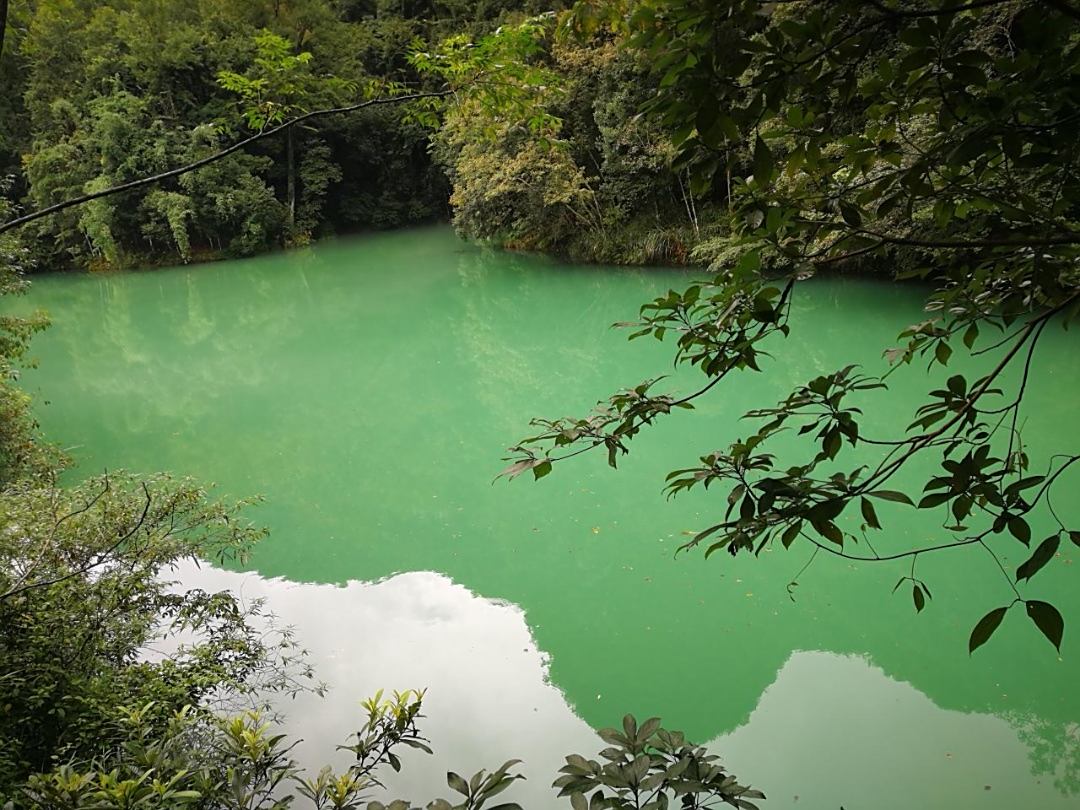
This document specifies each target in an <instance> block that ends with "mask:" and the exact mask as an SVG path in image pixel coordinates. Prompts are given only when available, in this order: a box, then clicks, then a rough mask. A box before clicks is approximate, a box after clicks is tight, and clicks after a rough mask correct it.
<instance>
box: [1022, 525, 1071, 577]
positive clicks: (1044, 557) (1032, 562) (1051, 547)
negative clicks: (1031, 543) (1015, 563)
mask: <svg viewBox="0 0 1080 810" xmlns="http://www.w3.org/2000/svg"><path fill="white" fill-rule="evenodd" d="M1059 545H1061V538H1060V536H1059V535H1056V534H1052V535H1050V536H1049V537H1047V538H1046V539H1045V540H1043V541H1042V542H1041V543H1039V547H1038V548H1037V549H1035V553H1034V554H1032V555H1031V557H1029V558H1028V560H1027V562H1025V563H1024V564H1023V565H1021V566H1020V567H1019V568H1017V569H1016V581H1017V582H1019V581H1020V580H1022V579H1031V578H1032V577H1033V576H1035V575H1036V574H1037V573H1039V571H1040V569H1042V567H1043V566H1044V565H1046V564H1047V563H1048V562H1050V560H1052V559H1053V557H1054V555H1055V554H1057V550H1058V546H1059Z"/></svg>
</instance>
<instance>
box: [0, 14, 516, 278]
mask: <svg viewBox="0 0 1080 810" xmlns="http://www.w3.org/2000/svg"><path fill="white" fill-rule="evenodd" d="M522 5H525V4H523V3H519V2H514V1H513V0H507V1H501V2H485V1H484V0H468V2H453V3H428V2H420V3H411V4H409V3H407V4H399V3H393V4H365V3H347V2H336V0H304V2H298V3H281V2H277V1H276V0H251V2H244V3H234V2H231V0H206V2H200V3H190V2H186V1H185V0H154V2H147V3H133V2H128V0H108V1H107V2H96V0H95V1H94V2H91V0H40V1H39V2H34V3H17V4H15V5H14V6H13V7H12V9H11V17H12V19H11V25H9V27H8V29H7V30H8V35H7V38H6V40H5V47H4V52H3V55H2V57H0V173H5V174H6V173H11V174H13V175H14V176H15V182H14V183H13V184H11V185H10V186H8V187H6V188H5V189H4V190H3V194H2V196H4V197H6V199H8V200H9V201H10V202H12V203H19V204H21V205H22V206H23V208H24V209H30V210H35V209H41V208H43V207H47V206H49V205H51V204H55V203H57V202H60V201H63V200H68V199H72V198H74V197H77V196H79V195H81V194H84V193H87V192H89V191H92V190H96V189H101V188H105V187H109V186H113V185H115V184H118V183H124V182H127V181H130V180H134V179H138V178H143V177H146V176H150V175H153V174H155V173H159V172H162V171H165V170H168V169H173V168H176V167H180V166H184V165H186V164H189V163H191V162H192V161H194V160H197V159H202V158H205V157H206V156H207V155H208V153H209V151H210V148H211V147H215V148H216V149H220V148H223V147H224V146H226V145H228V144H231V143H233V142H235V141H237V140H240V139H242V138H243V136H244V135H245V134H247V133H250V132H251V131H257V130H260V129H263V128H264V127H272V126H274V124H275V123H281V122H284V121H285V120H287V119H289V118H291V117H292V116H294V115H295V114H297V113H301V112H303V111H309V110H312V109H314V108H324V107H328V106H330V107H332V106H335V105H338V104H342V103H345V102H356V101H358V100H360V99H362V98H365V97H368V96H370V95H371V94H373V93H385V94H391V93H396V92H399V91H401V90H402V89H403V88H405V87H409V88H412V89H425V88H424V86H423V84H422V81H423V80H422V79H421V77H420V76H419V75H418V74H417V72H416V70H415V69H414V68H413V67H412V66H411V65H410V64H409V62H408V60H407V53H408V50H409V48H410V46H411V45H412V44H413V43H415V42H417V41H425V40H428V39H437V38H439V37H442V36H443V35H445V34H447V33H449V32H450V31H451V30H455V31H456V32H458V33H460V32H462V31H467V32H469V34H470V35H477V36H479V35H480V34H482V33H483V32H484V31H487V30H491V29H492V28H494V27H495V25H496V24H497V21H498V20H501V19H504V18H507V17H508V16H513V15H514V14H515V10H516V9H517V8H518V7H519V6H522ZM420 114H421V111H418V110H417V111H413V112H411V113H407V112H406V111H405V110H404V109H403V108H402V109H388V108H387V109H378V110H375V109H371V110H367V111H364V112H359V113H355V114H351V115H349V116H341V117H338V118H333V119H331V118H323V119H319V121H318V122H317V123H316V122H314V121H313V122H309V123H307V124H305V125H303V126H297V127H292V128H289V129H288V131H287V132H286V133H283V135H282V136H281V137H280V138H274V139H267V140H265V141H262V142H261V143H259V144H258V145H257V146H254V147H252V149H251V152H250V153H249V154H247V155H245V154H234V155H230V156H229V157H227V158H226V159H225V160H223V161H222V162H221V164H220V165H218V166H217V167H216V168H212V167H209V166H208V167H206V168H205V169H204V170H201V171H200V172H199V174H200V175H201V178H196V179H194V180H191V179H189V178H187V177H182V178H180V179H173V180H171V181H166V182H162V183H159V184H157V185H156V186H155V187H154V188H153V189H150V188H147V189H142V190H139V191H132V192H129V193H127V194H124V195H121V196H119V197H112V198H108V199H103V200H98V201H95V202H94V203H93V204H91V205H90V206H88V207H85V208H84V209H80V210H79V211H78V212H75V211H68V212H63V213H58V214H54V215H52V216H50V217H48V218H46V219H44V220H42V221H39V222H37V223H35V224H34V226H33V227H32V228H28V229H26V230H25V231H24V234H25V235H26V237H27V244H28V245H30V246H31V248H32V251H33V256H34V259H35V268H36V269H55V268H63V267H67V266H69V265H71V264H74V265H76V266H81V267H90V268H93V269H99V268H106V267H129V266H141V265H146V264H153V263H160V262H175V261H177V260H179V261H188V260H192V259H206V258H213V257H216V256H221V255H246V254H250V253H253V252H257V251H263V250H267V249H271V248H274V247H276V246H280V245H282V244H286V243H293V242H296V241H304V240H306V239H308V238H309V237H310V236H313V235H317V234H320V233H327V232H333V231H335V230H341V229H355V228H365V227H392V226H396V225H403V224H408V223H412V222H417V221H420V220H424V219H430V218H432V217H435V216H442V215H444V214H445V211H446V201H447V197H448V196H449V190H448V186H447V183H446V179H445V177H444V176H443V174H442V172H441V171H440V170H439V168H438V167H437V166H435V165H434V163H433V161H432V158H431V156H430V155H429V154H428V151H427V141H428V132H427V131H426V130H425V129H423V128H421V127H419V126H418V125H417V123H416V117H417V116H419V115H420ZM211 178H213V180H211ZM163 195H164V196H163ZM183 197H188V198H190V199H188V200H184V199H182V198H183ZM7 218H8V217H7V215H6V214H5V219H7Z"/></svg>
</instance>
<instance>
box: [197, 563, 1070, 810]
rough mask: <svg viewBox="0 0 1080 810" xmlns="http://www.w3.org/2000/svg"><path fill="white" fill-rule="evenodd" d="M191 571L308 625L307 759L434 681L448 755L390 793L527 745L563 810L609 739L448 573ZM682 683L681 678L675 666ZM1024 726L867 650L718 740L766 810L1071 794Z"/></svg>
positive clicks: (300, 724) (418, 796) (793, 676)
mask: <svg viewBox="0 0 1080 810" xmlns="http://www.w3.org/2000/svg"><path fill="white" fill-rule="evenodd" d="M177 574H178V578H179V579H180V580H182V581H183V582H184V584H185V585H186V586H187V587H200V588H205V589H207V590H222V589H226V588H228V589H233V590H235V591H236V592H238V593H240V594H241V595H242V596H243V598H244V599H256V598H265V599H266V600H267V606H268V608H269V609H270V610H271V611H272V612H273V613H274V614H275V615H276V616H277V617H278V618H279V620H280V621H281V622H282V623H284V624H287V625H293V626H295V628H296V631H297V634H298V638H299V640H300V641H301V643H302V644H303V646H305V647H306V648H307V649H308V650H309V651H310V653H311V660H312V663H313V664H314V665H315V668H316V672H317V675H318V677H319V678H320V679H321V680H322V681H324V682H325V683H326V684H327V685H328V686H329V693H328V694H327V695H326V696H325V697H323V698H320V697H318V696H316V695H302V696H300V697H298V698H296V699H295V700H291V701H289V702H288V703H286V704H283V705H281V706H280V708H281V710H282V712H283V713H284V714H285V716H286V720H285V730H286V731H287V732H288V733H289V734H290V735H291V736H293V737H300V738H303V740H304V742H303V743H302V744H301V745H300V746H298V748H297V749H296V754H297V756H298V758H299V759H300V760H301V762H302V763H303V764H304V765H305V766H307V767H311V768H317V767H318V766H320V765H321V764H324V763H327V762H330V763H332V764H334V765H335V766H336V767H342V766H344V765H346V764H347V763H348V755H347V754H346V753H344V752H340V751H335V750H334V747H335V746H336V745H338V744H340V743H341V742H343V741H344V740H345V738H346V737H347V736H348V735H349V734H350V733H351V732H352V731H353V730H354V729H355V728H356V726H357V725H358V723H359V719H360V708H359V701H360V700H361V699H362V698H363V697H365V696H367V695H370V694H372V693H373V692H375V691H376V690H377V689H379V688H386V689H394V688H398V689H405V688H427V689H428V695H427V698H426V699H425V714H426V715H427V718H426V719H425V720H424V721H423V729H424V731H425V733H426V734H427V735H428V736H429V737H430V739H431V741H432V745H433V748H434V749H435V756H434V757H427V756H425V755H423V754H420V753H418V752H408V753H407V754H406V755H405V756H404V757H403V760H404V764H405V766H404V769H403V772H402V774H401V775H400V776H396V777H395V776H394V775H393V774H390V775H389V776H391V777H394V778H393V779H389V778H388V779H387V781H388V783H389V785H390V792H391V794H393V795H395V796H402V797H408V798H410V799H412V800H413V801H414V802H424V801H427V800H428V799H431V798H434V797H436V796H442V795H447V793H448V791H447V788H446V784H445V779H444V776H445V772H446V771H447V770H448V769H452V770H456V771H459V772H463V773H471V772H472V771H474V770H477V769H479V768H482V767H486V768H491V767H496V766H498V765H499V764H501V763H502V761H503V760H504V759H508V758H511V757H513V758H520V759H522V760H524V765H523V766H522V770H523V772H524V773H525V774H526V775H527V776H528V781H526V782H523V783H518V785H517V786H515V788H514V789H513V791H512V795H511V794H508V796H509V798H510V799H513V800H516V801H519V802H520V803H521V804H523V805H524V806H525V807H527V808H540V807H551V806H556V805H559V806H561V804H560V803H559V802H557V801H556V799H555V796H554V793H553V792H552V791H551V790H550V789H549V785H550V783H551V780H552V779H553V778H554V776H555V772H556V770H557V769H558V767H559V765H560V764H561V763H562V758H563V755H564V754H567V753H571V752H577V753H583V754H590V753H594V752H595V751H597V750H598V749H599V748H600V747H602V746H601V745H600V743H599V740H598V739H597V738H596V737H595V736H594V734H593V733H592V731H591V729H590V728H589V727H588V725H587V724H586V723H585V722H584V721H583V720H581V719H580V718H579V717H578V716H577V715H576V714H575V712H574V710H573V708H571V706H570V705H568V703H567V700H566V697H565V696H564V695H563V693H562V692H561V691H560V690H559V689H558V687H557V686H556V685H554V684H552V683H551V682H550V681H549V680H548V666H547V663H548V660H547V654H546V653H544V652H542V651H541V650H539V649H537V646H536V643H535V642H534V640H533V637H532V634H531V632H530V630H529V627H528V624H527V623H526V616H525V613H524V611H522V610H521V609H520V608H519V607H517V606H516V605H513V604H509V603H506V602H501V601H495V600H490V599H485V598H483V597H480V596H477V595H476V594H474V593H472V592H471V591H469V590H468V589H467V588H465V587H464V586H462V585H458V584H456V583H454V582H453V581H452V580H450V579H449V578H448V577H446V576H444V575H442V574H438V573H434V572H410V573H405V574H398V575H396V576H393V577H390V578H388V579H385V580H383V581H381V582H377V583H364V582H350V583H349V584H347V585H345V586H334V585H312V584H298V583H293V582H289V581H287V580H284V579H266V578H264V577H260V576H259V575H257V574H253V573H235V572H229V571H222V570H219V569H216V568H213V567H210V566H203V567H201V568H198V569H196V568H194V567H193V566H192V567H190V568H187V567H185V568H184V569H182V570H181V571H179V572H177ZM672 678H673V687H674V688H677V687H678V669H677V668H675V667H673V669H672ZM717 688H718V689H722V688H723V687H722V684H718V685H717ZM1014 725H1017V724H1016V723H1014V724H1013V725H1010V723H1009V722H1006V720H1004V719H1001V718H998V717H995V716H993V715H985V714H964V713H962V712H955V711H947V710H943V709H941V708H939V707H937V706H936V705H935V704H934V703H933V702H932V701H930V700H929V699H928V698H927V697H926V696H925V695H923V694H922V693H921V692H919V691H918V690H916V689H915V688H913V687H912V686H911V685H909V684H907V683H903V682H900V681H896V680H894V679H892V678H889V677H888V676H887V675H885V673H884V672H883V671H882V670H881V669H879V668H878V667H876V666H874V665H873V664H871V663H869V662H868V661H867V660H865V659H863V658H860V657H857V656H841V655H836V654H833V653H829V652H795V653H793V654H792V656H791V657H790V658H789V659H788V661H787V662H786V663H785V664H784V666H783V667H781V669H780V671H779V672H778V673H777V676H776V680H775V681H774V682H773V684H772V685H770V686H769V687H768V688H767V689H766V690H765V691H764V693H763V694H762V696H761V699H760V701H759V703H758V706H757V707H756V708H755V710H754V711H753V713H752V714H751V715H750V718H749V720H748V722H747V723H746V724H745V725H743V726H740V727H739V728H737V729H735V730H733V731H731V732H730V733H727V734H724V735H721V736H720V737H719V738H718V739H716V740H713V741H711V743H710V745H711V746H712V747H713V748H714V750H715V751H716V752H717V753H720V754H721V755H722V756H723V757H724V759H725V761H726V763H727V764H728V765H729V766H730V767H731V768H732V769H733V770H734V772H735V773H737V774H738V775H739V776H740V777H741V778H743V779H744V780H745V781H747V782H750V783H752V784H754V785H755V786H758V787H760V788H761V789H763V790H764V791H765V792H766V794H767V795H768V796H769V801H768V802H767V804H766V807H767V808H769V810H775V808H787V807H791V808H800V810H807V809H810V810H817V808H822V810H824V808H831V809H832V810H835V808H838V807H840V806H841V804H842V805H843V806H845V807H847V808H849V810H854V809H855V808H873V810H890V809H891V808H896V810H910V809H911V808H919V810H930V809H931V808H938V807H940V808H956V807H979V808H989V809H992V808H1015V807H1032V808H1034V807H1038V808H1046V810H1051V809H1052V808H1058V807H1061V808H1065V807H1075V797H1072V798H1069V797H1065V796H1063V795H1062V794H1061V793H1059V792H1058V790H1057V789H1055V786H1054V778H1053V775H1052V774H1050V775H1048V776H1034V775H1032V776H1028V774H1029V773H1030V770H1031V765H1030V763H1029V756H1030V750H1031V749H1030V748H1029V745H1030V744H1031V743H1030V740H1026V739H1024V737H1023V735H1020V736H1018V734H1017V731H1016V730H1015V729H1014V727H1013V726H1014ZM1028 736H1030V733H1029V735H1028ZM1041 770H1042V771H1043V772H1044V773H1045V772H1046V768H1045V766H1044V767H1043V768H1042V769H1041ZM1059 781H1060V780H1059ZM1059 787H1060V785H1059Z"/></svg>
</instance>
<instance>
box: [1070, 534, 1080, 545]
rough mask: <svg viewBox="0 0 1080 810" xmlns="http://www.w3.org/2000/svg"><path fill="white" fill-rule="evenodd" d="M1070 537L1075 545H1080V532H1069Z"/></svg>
mask: <svg viewBox="0 0 1080 810" xmlns="http://www.w3.org/2000/svg"><path fill="white" fill-rule="evenodd" d="M1069 539H1070V540H1072V541H1073V545H1075V546H1080V532H1069Z"/></svg>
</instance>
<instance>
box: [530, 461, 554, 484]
mask: <svg viewBox="0 0 1080 810" xmlns="http://www.w3.org/2000/svg"><path fill="white" fill-rule="evenodd" d="M549 472H551V462H550V461H542V462H540V463H539V464H537V465H536V466H535V467H533V480H534V481H538V480H540V479H541V478H543V477H544V476H545V475H547V474H548V473H549Z"/></svg>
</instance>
